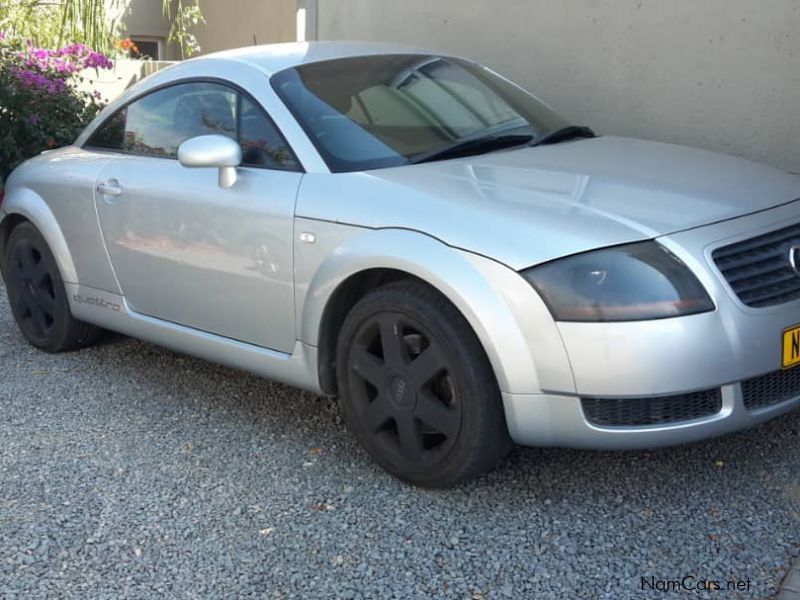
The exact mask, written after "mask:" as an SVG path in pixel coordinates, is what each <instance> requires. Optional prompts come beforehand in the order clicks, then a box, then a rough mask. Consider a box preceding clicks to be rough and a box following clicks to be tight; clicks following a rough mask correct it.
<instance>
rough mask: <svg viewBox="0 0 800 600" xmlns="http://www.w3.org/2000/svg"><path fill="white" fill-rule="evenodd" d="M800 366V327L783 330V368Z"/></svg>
mask: <svg viewBox="0 0 800 600" xmlns="http://www.w3.org/2000/svg"><path fill="white" fill-rule="evenodd" d="M798 364H800V325H795V326H794V327H789V329H784V330H783V365H782V366H783V368H784V369H788V368H789V367H794V366H795V365H798Z"/></svg>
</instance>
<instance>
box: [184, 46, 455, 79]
mask: <svg viewBox="0 0 800 600" xmlns="http://www.w3.org/2000/svg"><path fill="white" fill-rule="evenodd" d="M380 54H422V55H428V54H433V55H438V56H441V55H442V54H443V53H442V52H439V51H436V50H430V49H424V48H415V47H413V46H406V45H403V44H387V43H378V42H292V43H286V44H268V45H264V46H250V47H246V48H237V49H235V50H224V51H222V52H215V53H213V54H207V55H205V56H201V57H199V58H195V59H192V60H190V61H187V62H195V61H198V62H199V61H202V60H207V59H211V58H214V59H224V60H232V61H237V62H241V63H246V64H248V65H250V66H251V67H254V68H256V69H258V70H260V71H262V72H263V73H265V74H267V75H273V74H274V73H277V72H278V71H282V70H284V69H289V68H291V67H297V66H300V65H304V64H309V63H314V62H321V61H325V60H333V59H337V58H351V57H356V56H375V55H380Z"/></svg>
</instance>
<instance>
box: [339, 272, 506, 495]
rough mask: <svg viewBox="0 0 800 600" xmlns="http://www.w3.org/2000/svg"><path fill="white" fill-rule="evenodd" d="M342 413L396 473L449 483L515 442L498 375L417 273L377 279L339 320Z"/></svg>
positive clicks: (488, 464)
mask: <svg viewBox="0 0 800 600" xmlns="http://www.w3.org/2000/svg"><path fill="white" fill-rule="evenodd" d="M336 357H337V359H336V370H337V379H338V385H339V392H340V395H341V399H342V406H343V410H344V414H345V419H346V421H347V423H348V426H349V428H350V429H351V431H353V433H354V434H355V436H356V438H357V439H358V440H359V442H360V443H361V445H362V446H363V447H364V448H365V449H366V451H367V452H368V453H369V455H370V456H371V457H372V458H373V460H375V462H377V463H378V464H379V465H380V466H382V467H383V468H384V469H386V470H387V471H389V472H390V473H392V474H393V475H395V476H396V477H398V478H400V479H403V480H405V481H408V482H410V483H413V484H415V485H418V486H422V487H429V488H441V487H448V486H451V485H454V484H456V483H459V482H461V481H464V480H466V479H469V478H472V477H474V476H476V475H478V474H479V473H481V472H483V471H486V470H488V469H490V468H492V467H494V466H495V465H496V464H497V463H498V462H499V461H500V460H501V459H502V458H503V457H504V456H505V455H506V454H507V453H508V451H509V449H510V448H511V445H512V443H511V439H510V438H509V435H508V429H507V426H506V421H505V414H504V411H503V405H502V400H501V397H500V391H499V388H498V385H497V381H496V379H495V377H494V372H493V371H492V368H491V365H490V364H489V361H488V359H487V358H486V355H485V353H484V351H483V347H482V346H481V344H480V342H479V341H478V339H477V337H476V336H475V334H474V333H473V331H472V329H471V327H470V326H469V324H468V323H467V321H466V320H465V319H464V317H463V316H462V315H461V314H460V313H459V311H458V310H457V309H456V308H455V307H454V306H453V305H452V304H451V303H450V302H449V301H448V300H447V299H446V298H445V297H444V296H442V295H441V294H439V293H438V292H436V291H435V290H433V289H432V288H430V287H429V286H427V285H425V284H423V283H421V282H416V281H401V282H396V283H391V284H388V285H386V286H383V287H380V288H378V289H376V290H374V291H372V292H370V293H368V294H367V295H366V296H365V297H364V298H362V299H361V300H360V301H359V302H358V303H357V304H356V305H355V306H354V307H353V309H352V310H351V311H350V313H349V314H348V316H347V318H346V319H345V322H344V324H343V326H342V329H341V332H340V335H339V340H338V346H337V353H336Z"/></svg>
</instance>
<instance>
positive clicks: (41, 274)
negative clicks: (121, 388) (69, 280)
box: [3, 223, 100, 352]
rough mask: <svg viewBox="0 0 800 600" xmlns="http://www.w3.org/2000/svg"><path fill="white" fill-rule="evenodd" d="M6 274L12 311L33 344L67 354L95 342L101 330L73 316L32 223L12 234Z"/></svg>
mask: <svg viewBox="0 0 800 600" xmlns="http://www.w3.org/2000/svg"><path fill="white" fill-rule="evenodd" d="M3 273H4V274H5V279H6V289H7V293H8V300H9V303H10V304H11V312H12V313H13V315H14V319H15V320H16V322H17V325H18V326H19V329H20V331H22V334H23V335H24V336H25V338H26V339H27V340H28V341H29V342H30V343H31V344H33V345H34V346H36V347H37V348H39V349H40V350H44V351H46V352H66V351H69V350H76V349H78V348H81V347H83V346H87V345H89V344H91V343H93V342H94V341H96V339H97V336H98V334H99V331H100V330H99V329H98V328H97V327H94V326H92V325H88V324H87V323H83V322H81V321H78V320H77V319H75V318H74V317H73V316H72V313H71V312H70V309H69V303H68V301H67V292H66V289H65V288H64V282H63V281H62V279H61V274H60V272H59V270H58V265H57V264H56V260H55V258H54V257H53V254H52V252H50V249H49V248H48V246H47V242H45V239H44V237H43V236H42V234H41V233H39V231H38V230H37V229H36V227H34V226H33V225H31V224H30V223H22V224H21V225H18V226H17V227H15V228H14V230H13V231H12V232H11V235H10V236H9V239H8V243H7V244H6V252H5V256H3Z"/></svg>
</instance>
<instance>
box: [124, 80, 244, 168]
mask: <svg viewBox="0 0 800 600" xmlns="http://www.w3.org/2000/svg"><path fill="white" fill-rule="evenodd" d="M210 134H221V135H227V136H229V137H231V138H234V139H235V138H236V92H234V91H233V90H231V89H229V88H227V87H225V86H222V85H217V84H214V83H187V84H183V85H176V86H173V87H169V88H166V89H163V90H161V91H158V92H154V93H152V94H150V95H148V96H145V97H144V98H142V99H141V100H137V101H136V102H134V103H133V104H131V105H130V106H129V107H128V110H127V118H126V123H125V139H124V141H123V150H124V151H126V152H130V153H132V154H143V155H147V156H165V157H169V158H174V157H176V156H177V155H178V146H180V145H181V144H182V143H183V142H185V141H186V140H188V139H190V138H193V137H197V136H199V135H210Z"/></svg>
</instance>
